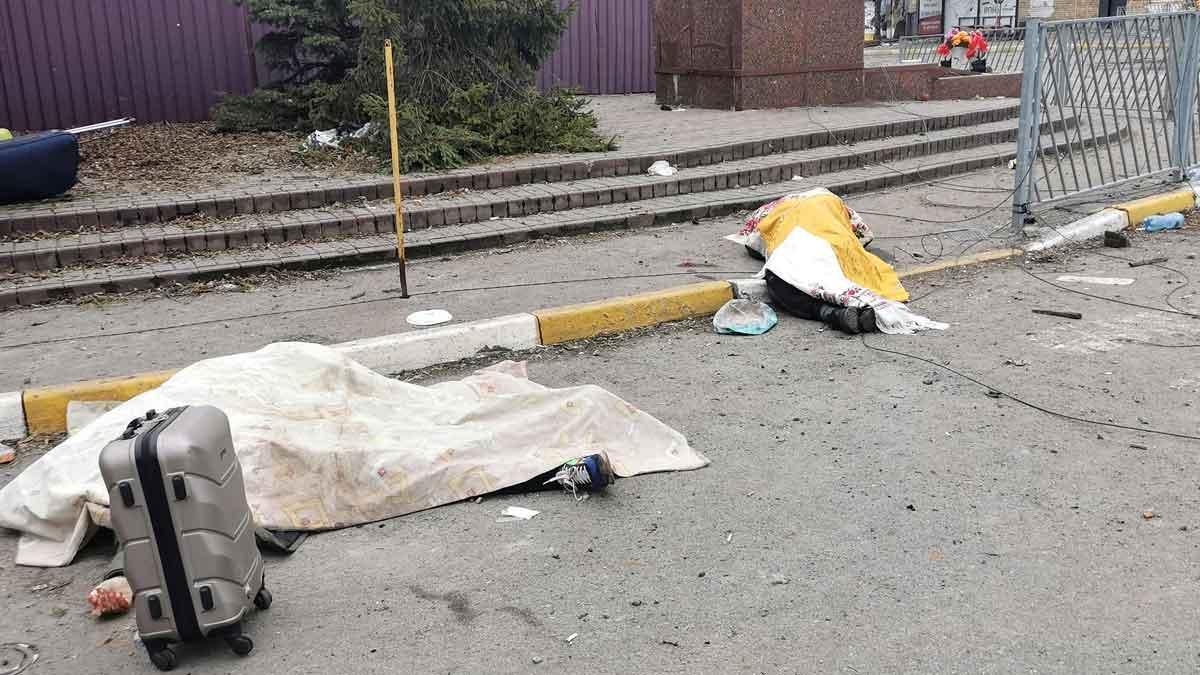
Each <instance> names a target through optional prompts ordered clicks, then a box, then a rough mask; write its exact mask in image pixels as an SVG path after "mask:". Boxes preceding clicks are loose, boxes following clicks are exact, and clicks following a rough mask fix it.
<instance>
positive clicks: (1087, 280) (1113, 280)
mask: <svg viewBox="0 0 1200 675" xmlns="http://www.w3.org/2000/svg"><path fill="white" fill-rule="evenodd" d="M1057 281H1063V282H1066V283H1068V284H1096V285H1098V286H1128V285H1130V284H1132V283H1133V281H1134V280H1133V279H1126V278H1124V277H1080V276H1075V275H1074V274H1064V275H1062V276H1061V277H1059V278H1058V279H1057Z"/></svg>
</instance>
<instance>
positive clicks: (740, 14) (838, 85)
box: [654, 0, 864, 109]
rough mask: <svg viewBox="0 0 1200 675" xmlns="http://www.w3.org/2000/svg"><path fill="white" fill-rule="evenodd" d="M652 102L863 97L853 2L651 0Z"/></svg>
mask: <svg viewBox="0 0 1200 675" xmlns="http://www.w3.org/2000/svg"><path fill="white" fill-rule="evenodd" d="M654 21H655V24H654V25H655V60H656V76H657V82H656V89H657V96H658V100H659V102H660V103H666V104H671V105H690V106H696V107H704V108H735V109H742V108H780V107H789V106H804V105H822V104H830V103H849V102H853V101H859V100H862V99H863V98H864V96H863V94H864V92H863V79H864V75H863V3H862V2H861V0H655V3H654Z"/></svg>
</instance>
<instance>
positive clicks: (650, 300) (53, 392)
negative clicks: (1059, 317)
mask: <svg viewBox="0 0 1200 675" xmlns="http://www.w3.org/2000/svg"><path fill="white" fill-rule="evenodd" d="M1194 185H1195V187H1194V188H1189V189H1186V190H1176V191H1172V192H1169V193H1165V194H1162V195H1157V196H1154V197H1148V198H1146V199H1140V200H1137V201H1135V202H1128V203H1125V204H1118V205H1116V206H1114V207H1113V208H1109V209H1105V210H1103V211H1100V212H1099V213H1095V214H1092V215H1090V216H1087V217H1085V218H1081V219H1080V220H1077V221H1075V222H1073V223H1071V224H1070V225H1067V226H1065V227H1063V228H1059V230H1057V231H1056V232H1055V233H1054V234H1053V235H1051V236H1049V237H1046V238H1043V239H1041V240H1038V241H1035V242H1032V243H1030V244H1028V245H1027V246H1025V247H1024V248H1023V249H1018V248H1010V249H1000V250H996V251H983V252H980V253H977V254H974V255H971V256H967V257H961V258H954V259H951V260H947V261H944V262H940V263H935V264H932V265H925V266H922V267H918V268H914V269H910V270H907V271H905V272H903V273H901V274H900V277H901V278H904V279H910V278H913V277H917V276H920V275H923V274H930V273H932V272H938V271H942V270H946V269H950V268H954V267H964V266H969V265H976V264H979V263H984V262H991V261H996V260H1004V259H1007V258H1011V257H1015V256H1020V255H1023V254H1025V253H1030V252H1035V251H1041V250H1045V249H1047V248H1050V247H1053V246H1057V245H1059V244H1061V243H1063V242H1065V241H1082V240H1084V239H1089V238H1092V237H1096V236H1100V235H1102V234H1103V233H1104V232H1105V231H1106V230H1123V229H1127V228H1129V227H1134V226H1136V225H1138V224H1140V223H1141V222H1142V220H1144V219H1145V218H1146V217H1148V216H1150V215H1154V214H1157V213H1168V212H1171V211H1179V210H1186V209H1191V208H1195V207H1196V205H1197V200H1198V197H1200V181H1198V182H1197V183H1195V184H1194ZM764 286H765V284H764V283H763V282H762V281H761V280H759V279H736V280H728V281H712V282H704V283H696V284H689V285H686V286H678V287H675V288H668V289H665V290H659V291H651V292H648V293H640V294H637V295H630V296H624V297H619V298H612V299H608V300H600V301H597V302H590V303H583V304H578V305H568V306H565V307H557V308H551V309H545V310H540V311H535V312H533V313H531V314H514V315H510V316H503V317H498V318H494V319H484V320H481V321H472V322H468V323H463V324H456V325H452V326H446V327H443V328H435V329H430V330H422V331H412V332H408V333H399V334H395V335H384V336H380V337H373V338H365V339H362V340H354V341H351V342H344V343H341V344H337V345H333V348H334V349H337V350H339V351H341V352H342V353H344V354H346V355H347V356H350V357H351V358H353V359H355V360H356V361H358V362H359V363H362V364H363V365H365V366H367V367H369V368H371V369H373V370H377V371H381V372H385V373H394V372H399V371H402V370H413V369H417V368H425V367H428V366H432V365H437V364H440V363H452V362H454V361H459V360H461V359H464V358H467V357H469V356H472V355H474V354H476V353H478V352H479V351H481V350H483V349H487V348H489V347H500V348H505V349H512V350H524V349H532V348H535V347H537V346H540V345H555V344H561V343H564V342H571V341H574V340H581V339H585V338H590V337H596V336H600V335H611V334H615V333H620V332H623V331H627V330H632V329H634V328H643V327H646V326H653V325H657V324H661V323H667V322H670V321H678V320H680V319H687V318H696V317H702V316H711V315H712V314H715V313H716V311H717V310H718V309H720V308H721V306H722V305H723V304H725V302H727V301H728V300H730V299H732V298H734V297H739V298H745V297H748V298H755V299H762V298H764V297H765V295H766V289H765V287H764ZM174 372H175V371H172V372H162V373H147V374H142V375H134V376H131V377H126V378H116V379H106V380H92V381H87V382H80V383H76V384H70V385H63V386H58V387H47V388H41V389H30V390H26V391H23V392H8V393H0V440H3V439H8V438H20V437H23V436H24V435H25V434H26V433H29V434H50V433H61V432H63V431H65V430H66V411H67V404H68V403H69V402H70V401H123V400H128V399H130V398H132V397H134V396H136V395H137V394H140V393H142V392H144V391H147V390H149V389H152V388H154V387H157V386H158V385H160V384H162V383H163V382H165V381H166V380H167V379H168V378H169V377H171V375H173V374H174Z"/></svg>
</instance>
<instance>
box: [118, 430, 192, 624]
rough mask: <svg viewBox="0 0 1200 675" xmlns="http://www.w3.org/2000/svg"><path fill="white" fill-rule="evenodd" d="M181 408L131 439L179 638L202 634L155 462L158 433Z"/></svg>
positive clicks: (159, 468)
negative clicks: (135, 438) (133, 439)
mask: <svg viewBox="0 0 1200 675" xmlns="http://www.w3.org/2000/svg"><path fill="white" fill-rule="evenodd" d="M183 410H184V409H183V408H176V409H174V410H168V411H167V412H166V413H165V414H164V415H163V416H162V417H161V418H159V420H157V421H156V422H155V423H154V425H153V426H152V427H150V428H149V429H147V430H145V431H143V432H142V433H141V434H139V435H138V437H137V440H136V441H135V442H134V449H133V456H134V463H135V464H136V465H137V474H138V481H139V482H140V483H141V484H142V493H143V495H144V496H145V498H146V513H147V514H149V516H150V528H151V529H152V530H153V531H154V540H155V543H156V544H157V546H158V559H159V562H160V563H161V564H162V571H163V584H164V585H165V586H166V589H167V599H168V600H170V602H171V614H172V615H174V617H175V632H177V633H178V634H179V639H180V640H182V641H185V642H186V641H189V640H197V639H199V638H201V637H203V634H202V633H201V632H200V622H199V621H197V619H196V606H195V604H194V603H193V602H192V590H191V588H190V587H189V584H188V580H187V570H186V569H184V566H183V552H182V551H181V550H180V548H179V540H178V538H177V537H176V534H175V522H174V520H173V519H172V518H171V504H170V502H169V501H168V500H167V489H166V486H165V484H164V483H163V473H162V466H161V465H159V463H158V436H159V434H160V433H161V432H162V430H163V429H165V428H166V427H167V426H169V425H170V424H171V422H174V421H175V419H176V418H178V417H179V414H180V413H182V412H183Z"/></svg>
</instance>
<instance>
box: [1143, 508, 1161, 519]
mask: <svg viewBox="0 0 1200 675" xmlns="http://www.w3.org/2000/svg"><path fill="white" fill-rule="evenodd" d="M1157 517H1158V515H1157V514H1156V513H1154V511H1150V510H1147V511H1142V518H1143V519H1144V520H1154V519H1155V518H1157Z"/></svg>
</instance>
